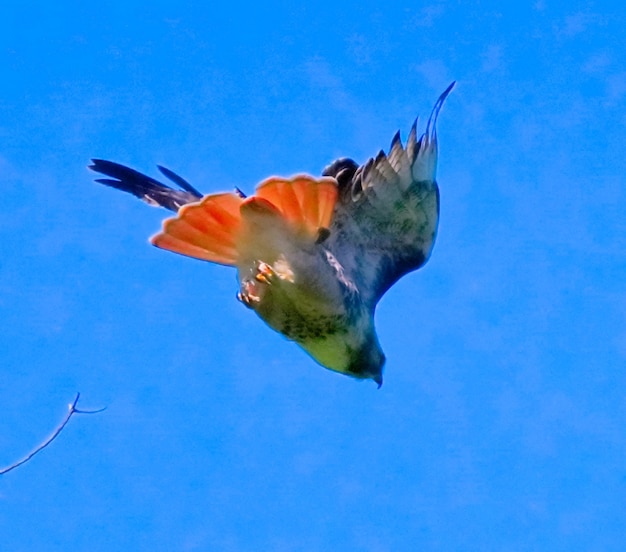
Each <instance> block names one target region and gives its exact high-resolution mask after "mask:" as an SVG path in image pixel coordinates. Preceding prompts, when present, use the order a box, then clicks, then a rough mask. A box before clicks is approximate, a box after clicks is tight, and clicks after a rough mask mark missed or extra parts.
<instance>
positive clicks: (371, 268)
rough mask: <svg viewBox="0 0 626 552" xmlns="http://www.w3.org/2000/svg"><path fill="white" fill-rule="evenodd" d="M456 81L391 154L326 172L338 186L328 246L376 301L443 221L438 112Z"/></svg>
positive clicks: (423, 255)
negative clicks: (423, 122) (420, 130)
mask: <svg viewBox="0 0 626 552" xmlns="http://www.w3.org/2000/svg"><path fill="white" fill-rule="evenodd" d="M454 84H455V83H454V82H453V83H452V84H451V85H450V86H449V87H448V88H447V89H446V90H445V91H444V92H443V93H442V94H441V96H439V99H438V100H437V102H436V103H435V106H434V107H433V110H432V112H431V114H430V118H429V119H428V123H427V125H426V130H425V131H424V133H423V134H422V135H421V137H420V138H419V139H417V120H416V121H415V123H414V124H413V127H412V128H411V132H410V134H409V137H408V140H407V143H406V146H403V145H402V142H401V140H400V134H399V133H397V134H396V135H395V136H394V138H393V140H392V142H391V147H390V149H389V152H388V153H386V154H385V153H384V152H383V151H381V152H380V153H379V154H378V155H377V156H376V158H374V159H370V160H369V161H367V163H365V164H364V165H362V166H361V167H358V168H357V166H356V164H355V163H354V162H353V161H351V160H349V159H340V160H338V161H336V162H335V163H333V164H332V165H330V166H329V167H328V168H327V169H326V170H325V171H324V174H326V175H329V176H334V177H335V178H336V179H337V182H338V185H339V201H338V202H337V205H336V207H335V213H334V218H333V223H332V225H331V228H330V234H329V236H328V238H327V240H326V241H325V242H324V245H325V246H326V247H327V248H328V249H329V250H330V251H331V252H332V253H333V255H334V256H335V257H336V258H337V260H338V261H339V262H340V263H341V265H342V266H343V269H344V271H345V273H346V275H347V276H348V277H349V278H350V279H351V280H352V281H354V283H355V284H356V285H357V287H358V288H359V290H360V292H361V295H362V298H363V300H364V301H365V302H366V304H368V305H369V306H370V307H371V308H374V306H375V305H376V303H377V302H378V300H379V299H380V297H381V296H382V295H383V294H384V293H385V291H387V290H388V289H389V288H390V287H391V286H392V285H393V284H394V283H395V282H396V281H397V280H398V279H399V278H400V277H402V276H403V275H404V274H406V273H408V272H411V271H412V270H416V269H418V268H419V267H421V266H422V265H423V264H424V263H425V262H426V261H427V260H428V258H429V256H430V253H431V251H432V248H433V245H434V242H435V236H436V233H437V224H438V221H439V189H438V187H437V183H436V180H435V173H436V169H437V131H436V124H437V115H438V114H439V111H440V109H441V106H442V105H443V103H444V101H445V99H446V97H447V96H448V94H449V93H450V91H451V90H452V88H453V87H454Z"/></svg>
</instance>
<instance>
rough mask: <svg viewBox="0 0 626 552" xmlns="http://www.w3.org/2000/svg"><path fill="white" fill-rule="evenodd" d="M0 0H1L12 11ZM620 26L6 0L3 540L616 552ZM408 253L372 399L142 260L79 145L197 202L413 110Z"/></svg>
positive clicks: (506, 17) (538, 18)
mask: <svg viewBox="0 0 626 552" xmlns="http://www.w3.org/2000/svg"><path fill="white" fill-rule="evenodd" d="M14 4H15V3H14ZM625 25H626V9H624V8H623V7H618V6H617V3H613V2H611V3H608V2H607V3H603V2H568V3H566V2H550V1H549V0H545V1H544V0H538V1H537V2H535V3H527V4H526V3H516V4H511V5H510V6H507V5H504V4H502V3H501V2H489V1H488V2H472V1H470V2H463V3H457V2H432V3H415V2H411V3H409V2H388V3H382V4H381V3H380V2H376V3H374V2H367V1H366V2H358V3H357V2H344V3H339V2H337V3H325V2H305V3H299V4H294V3H287V2H285V3H271V2H268V3H263V4H262V5H261V4H260V3H259V4H252V3H250V4H240V5H237V6H234V7H226V6H225V5H220V6H217V7H215V6H212V7H210V6H209V3H202V2H192V3H187V4H186V5H184V6H182V5H181V4H180V3H177V2H156V3H154V4H152V5H151V6H150V7H147V4H140V3H136V2H132V1H130V2H104V3H101V4H98V5H97V6H96V5H94V4H89V3H79V2H67V1H63V0H61V1H60V2H57V3H55V4H51V3H48V2H45V3H44V2H30V3H22V4H20V5H19V6H17V5H13V6H10V7H5V8H4V10H3V17H2V20H1V21H0V31H1V32H0V69H1V70H2V75H3V80H2V82H3V87H2V88H3V90H2V93H0V180H1V181H2V202H3V215H2V217H1V219H0V220H1V223H0V316H1V318H0V320H1V321H2V322H1V327H2V331H1V332H0V366H1V367H2V386H0V464H2V465H6V464H9V463H11V462H13V461H15V460H17V459H18V458H20V457H21V456H22V455H23V454H24V453H26V452H27V451H28V450H30V449H31V448H32V447H34V446H35V445H36V444H37V443H39V442H40V441H41V440H42V439H43V438H44V437H45V435H46V433H47V432H49V431H51V430H52V429H53V427H54V426H55V424H57V423H58V422H59V421H60V420H61V419H62V417H63V415H64V413H65V410H64V409H65V408H66V405H67V404H68V403H69V402H71V400H72V399H73V397H74V394H75V392H77V391H80V392H81V393H82V397H81V402H80V403H79V406H80V407H83V408H92V407H93V408H97V407H101V406H107V407H108V409H107V410H106V411H105V412H104V413H102V414H99V415H96V416H90V417H87V416H77V417H76V418H74V419H72V420H71V423H70V424H69V425H68V427H67V428H66V429H65V431H64V432H63V433H62V434H61V436H60V437H59V439H58V440H57V441H55V442H54V444H53V445H52V446H51V447H50V448H48V449H46V451H44V452H43V453H42V454H41V455H39V456H38V457H36V458H35V459H33V460H32V461H31V462H30V463H29V464H27V465H25V466H23V467H22V468H20V469H19V470H16V471H14V472H11V473H10V474H7V475H6V476H4V477H2V478H0V534H1V535H2V547H3V549H6V550H12V551H21V550H68V549H70V550H77V551H78V550H90V551H99V550H102V551H105V550H151V551H153V550H185V551H187V550H189V551H194V550H225V551H248V550H277V551H291V550H307V551H308V550H312V551H314V550H359V551H361V550H362V551H368V552H384V551H398V550H400V551H401V550H469V549H472V550H567V551H571V550H622V549H623V546H624V543H626V506H625V502H624V497H625V496H626V429H625V428H626V401H625V399H626V374H625V367H626V315H625V312H626V308H625V307H626V292H625V290H624V281H625V280H626V255H625V254H624V250H625V248H626V222H625V221H626V217H625V216H624V210H625V207H626V192H625V191H624V190H625V186H624V174H625V169H626V161H625V159H626V155H625V151H624V135H625V130H626V72H625V71H624V67H625V66H626V65H625V62H626V60H625V57H626V50H624V47H623V29H624V28H625ZM452 80H457V81H458V85H457V88H456V89H455V91H454V92H453V94H452V95H451V96H450V97H449V99H448V102H447V103H446V105H445V107H444V109H443V111H442V113H441V117H440V122H439V139H440V150H441V151H440V164H439V172H438V180H439V184H440V189H441V194H442V214H441V222H440V232H439V237H438V242H437V245H436V247H435V250H434V253H433V256H432V259H431V260H430V262H429V263H428V264H427V265H426V267H425V268H424V269H422V270H420V271H419V272H416V273H413V274H410V275H408V276H406V277H405V278H404V279H403V280H402V281H401V282H400V283H398V284H397V285H396V286H395V287H394V288H393V289H392V290H391V291H390V292H389V293H388V294H387V295H386V296H385V297H384V299H383V301H382V302H381V303H380V305H379V308H378V310H377V315H376V317H377V326H378V331H379V335H380V340H381V343H382V346H383V348H384V350H385V353H386V355H387V359H388V361H387V365H386V375H385V385H384V386H383V388H382V389H381V390H377V389H376V386H375V384H372V383H371V382H369V383H362V382H357V381H354V380H351V379H349V378H346V377H343V376H340V375H337V374H334V373H331V372H329V371H326V370H324V369H322V368H320V367H319V366H317V365H316V364H315V363H314V362H313V361H311V360H310V359H309V358H308V357H307V356H306V355H305V354H304V353H302V352H301V351H300V350H299V349H298V348H297V347H295V346H294V345H293V344H290V343H288V342H286V341H285V340H284V339H282V338H281V337H280V336H279V335H277V334H275V333H273V332H271V331H270V330H269V329H268V328H266V327H265V326H264V325H263V323H262V322H261V321H260V320H259V319H257V318H256V317H255V316H253V315H252V314H251V313H250V312H249V311H247V310H246V309H245V308H243V307H242V306H241V305H240V304H239V303H237V301H236V300H235V293H236V291H237V284H236V280H235V274H234V272H233V271H230V270H228V269H225V268H224V267H219V266H211V265H209V264H205V263H201V262H197V261H193V260H190V259H185V258H182V257H179V256H176V255H172V254H169V253H167V252H164V251H160V250H157V249H156V248H153V247H151V246H150V245H149V244H148V243H147V238H148V236H150V235H151V234H152V233H154V232H155V231H156V230H157V229H158V228H159V226H160V221H161V220H162V218H163V217H164V216H165V215H166V213H165V212H164V211H163V212H160V211H158V210H156V209H151V208H149V207H147V206H146V205H144V204H142V203H141V202H139V201H137V200H135V199H134V198H132V197H130V196H126V195H123V194H121V193H117V192H115V191H113V190H109V189H106V188H104V187H101V186H98V185H95V184H93V182H92V178H93V175H91V174H89V172H88V171H87V170H86V168H85V167H86V165H87V163H88V161H89V159H90V158H91V157H102V158H106V159H112V160H115V161H119V162H122V163H126V164H129V165H131V166H133V167H135V168H137V169H139V170H142V171H144V172H148V173H149V174H152V175H156V174H157V173H156V172H155V165H156V163H160V164H163V165H166V166H168V167H170V168H172V169H173V170H175V171H177V172H179V173H180V174H181V175H183V176H184V177H185V178H187V179H188V180H189V181H190V182H192V183H193V184H194V185H195V186H196V187H198V188H199V189H201V190H203V191H205V192H210V191H220V190H229V189H232V187H233V186H239V187H240V188H241V189H243V190H244V191H247V192H250V191H252V190H253V189H254V186H255V185H256V184H257V183H258V182H259V181H260V180H262V179H264V178H265V177H267V176H269V175H271V174H281V175H290V174H293V173H296V172H309V173H312V174H319V172H320V171H321V170H322V168H323V167H324V166H325V165H326V164H327V163H329V162H330V161H332V160H333V159H334V158H336V157H339V156H351V157H353V158H354V159H355V160H357V161H358V162H363V161H365V160H366V159H367V158H368V157H369V156H372V155H375V154H376V153H377V151H378V150H379V149H380V148H387V147H388V145H389V143H390V141H391V138H392V136H393V134H394V133H395V132H396V130H398V129H400V130H401V131H402V133H403V134H402V135H403V137H406V135H407V134H408V131H409V128H410V125H411V123H412V122H413V119H414V117H415V116H416V115H418V114H420V115H422V116H424V115H427V114H428V112H429V110H430V108H431V106H432V104H433V103H434V101H435V100H436V98H437V96H438V95H439V93H440V92H441V91H442V90H443V89H444V88H445V87H446V86H447V85H448V84H449V82H451V81H452Z"/></svg>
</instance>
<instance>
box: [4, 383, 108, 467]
mask: <svg viewBox="0 0 626 552" xmlns="http://www.w3.org/2000/svg"><path fill="white" fill-rule="evenodd" d="M79 398H80V393H76V398H75V399H74V402H73V403H72V404H70V405H69V410H68V412H67V415H66V416H65V418H64V419H63V421H62V422H61V425H59V427H57V428H56V429H55V430H54V431H53V432H52V435H50V437H48V438H47V439H46V440H45V441H44V442H43V443H41V445H39V446H38V447H37V448H36V449H35V450H33V451H32V452H30V453H29V454H28V455H27V456H26V457H25V458H23V459H22V460H20V461H19V462H16V463H15V464H11V465H10V466H8V467H6V468H4V469H2V470H0V475H4V474H5V473H8V472H10V471H11V470H14V469H15V468H17V467H19V466H21V465H22V464H26V462H28V461H29V460H30V459H31V458H32V457H33V456H35V454H37V453H38V452H41V451H42V450H43V449H45V448H46V447H47V446H48V445H49V444H50V443H52V441H54V440H55V439H56V438H57V437H58V436H59V433H61V431H63V428H64V427H65V426H66V425H67V423H68V422H69V421H70V418H71V417H72V416H73V415H74V414H97V413H98V412H102V411H103V410H106V407H104V408H100V409H99V410H79V409H78V408H76V405H77V404H78V399H79Z"/></svg>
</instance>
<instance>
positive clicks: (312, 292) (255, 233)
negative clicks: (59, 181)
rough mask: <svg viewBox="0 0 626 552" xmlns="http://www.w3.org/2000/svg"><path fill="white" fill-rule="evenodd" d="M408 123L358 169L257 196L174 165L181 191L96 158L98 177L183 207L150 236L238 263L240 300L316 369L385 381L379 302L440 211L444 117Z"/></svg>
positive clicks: (422, 247) (425, 240)
mask: <svg viewBox="0 0 626 552" xmlns="http://www.w3.org/2000/svg"><path fill="white" fill-rule="evenodd" d="M453 85H454V83H453V84H452V85H450V86H449V87H448V89H447V90H446V91H445V92H444V93H443V94H442V95H441V96H440V97H439V99H438V101H437V103H436V104H435V107H434V108H433V112H432V114H431V117H430V119H429V121H428V125H427V127H426V131H425V132H424V134H422V136H421V137H420V139H419V140H418V139H417V134H416V124H414V125H413V127H412V129H411V133H410V134H409V138H408V140H407V144H406V146H405V147H403V146H402V143H401V141H400V137H399V134H396V136H395V137H394V139H393V141H392V143H391V148H390V151H389V153H387V154H385V153H383V152H382V151H381V152H380V153H379V154H378V156H377V157H376V158H375V159H370V160H369V161H368V162H367V163H366V164H365V165H363V166H361V167H358V166H357V164H356V163H354V161H352V160H350V159H345V158H343V159H339V160H337V161H335V162H334V163H332V164H331V165H329V166H328V167H327V168H326V169H325V170H324V173H323V174H324V176H323V177H322V178H313V177H310V176H306V175H298V176H295V177H293V178H291V179H283V178H277V177H272V178H270V179H267V180H266V181H264V182H262V183H261V184H260V185H259V186H258V187H257V189H256V193H255V195H254V196H251V197H249V198H246V197H245V196H243V194H242V193H241V192H240V191H239V190H237V191H236V192H233V193H222V194H213V195H208V196H205V197H204V198H203V197H202V196H201V194H200V193H199V192H198V191H197V190H196V189H195V188H193V187H192V186H191V185H190V184H188V183H187V182H186V181H185V180H183V179H182V178H181V177H179V176H177V175H176V174H174V173H172V172H171V171H169V170H168V169H164V168H162V167H159V168H160V169H161V171H162V172H163V173H164V174H165V175H166V176H167V177H168V178H169V179H170V180H172V181H173V182H174V183H176V184H177V185H178V186H179V187H180V188H181V189H180V190H176V189H173V188H171V187H169V186H166V185H164V184H162V183H160V182H158V181H156V180H154V179H152V178H150V177H147V176H145V175H143V174H141V173H138V172H136V171H134V170H132V169H129V168H127V167H124V166H123V165H118V164H117V163H112V162H110V161H103V160H97V159H96V160H94V161H93V165H91V167H90V168H92V169H93V170H95V171H97V172H100V173H102V174H105V175H106V176H108V177H110V178H107V179H100V180H98V181H99V182H101V183H103V184H106V185H109V186H112V187H115V188H118V189H121V190H123V191H126V192H129V193H132V194H134V195H136V196H138V197H140V198H142V199H144V200H145V201H147V202H148V203H150V204H153V205H159V206H163V207H166V208H168V209H170V210H173V211H176V212H177V213H178V214H177V217H175V218H172V219H168V220H166V221H165V222H164V225H163V230H162V232H160V233H159V234H157V235H156V236H154V237H153V238H152V243H153V244H155V245H156V246H158V247H162V248H164V249H169V250H171V251H174V252H177V253H181V254H183V255H188V256H191V257H196V258H199V259H202V260H207V261H211V262H217V263H220V264H225V265H230V266H234V267H236V269H237V273H238V280H239V287H240V289H239V294H238V297H239V299H240V300H241V302H242V303H243V304H245V305H246V306H248V307H249V308H251V309H252V310H254V311H255V312H256V313H257V314H258V315H259V316H260V317H261V318H262V319H263V320H264V321H265V322H266V323H267V324H268V325H269V326H270V327H271V328H273V329H274V330H276V331H278V332H279V333H281V334H283V335H284V336H285V337H287V338H288V339H290V340H293V341H295V342H296V343H298V345H300V346H301V347H302V348H303V349H304V350H305V351H307V352H308V353H309V354H310V355H311V356H312V357H313V358H314V359H315V360H316V361H317V362H319V363H320V364H321V365H323V366H325V367H326V368H329V369H331V370H335V371H337V372H342V373H345V374H347V375H350V376H353V377H356V378H360V379H366V378H371V379H373V380H374V381H376V382H377V383H378V384H379V385H381V384H382V368H383V365H384V362H385V356H384V354H383V352H382V350H381V347H380V344H379V343H378V338H377V335H376V331H375V328H374V310H375V308H376V304H377V302H378V300H379V299H380V297H381V296H382V295H383V294H384V293H385V291H386V290H387V289H388V288H389V287H390V286H391V285H393V283H394V282H395V281H397V280H398V279H399V278H400V277H401V276H403V275H404V274H406V273H407V272H410V271H412V270H415V269H417V268H419V267H420V266H422V265H423V264H424V263H425V262H426V261H427V259H428V257H429V256H430V253H431V251H432V247H433V245H434V241H435V236H436V232H437V224H438V218H439V191H438V187H437V184H436V181H435V172H436V164H437V137H436V129H435V125H436V119H437V114H438V112H439V110H440V108H441V106H442V104H443V102H444V100H445V98H446V96H447V95H448V93H449V92H450V90H451V89H452V87H453Z"/></svg>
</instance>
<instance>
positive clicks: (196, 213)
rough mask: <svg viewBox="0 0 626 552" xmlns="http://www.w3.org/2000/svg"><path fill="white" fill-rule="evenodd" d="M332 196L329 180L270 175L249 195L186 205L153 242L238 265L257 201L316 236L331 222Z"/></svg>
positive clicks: (208, 198)
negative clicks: (240, 250) (247, 218)
mask: <svg viewBox="0 0 626 552" xmlns="http://www.w3.org/2000/svg"><path fill="white" fill-rule="evenodd" d="M336 200H337V182H336V181H335V179H333V178H329V177H323V178H320V179H315V178H313V177H311V176H306V175H299V176H296V177H294V178H291V179H285V178H278V177H272V178H269V179H267V180H265V181H263V182H262V183H261V184H259V186H258V187H257V189H256V194H255V195H254V196H252V197H250V198H247V199H244V198H242V197H241V196H240V195H238V194H235V193H223V194H213V195H208V196H205V197H204V198H203V199H202V200H201V201H200V202H198V203H190V204H188V205H184V206H183V207H181V209H180V210H179V212H178V216H176V217H175V218H170V219H167V220H166V221H164V223H163V230H162V231H161V232H159V233H158V234H156V235H155V236H153V238H152V240H151V241H152V243H153V244H154V245H156V246H157V247H161V248H163V249H168V250H170V251H173V252H175V253H180V254H181V255H187V256H189V257H195V258H197V259H202V260H205V261H211V262H214V263H219V264H223V265H231V266H232V265H236V264H237V260H238V258H239V248H245V246H246V243H247V242H249V241H251V240H254V238H255V236H254V235H250V236H248V235H247V232H250V229H251V228H254V225H248V224H245V222H246V217H252V216H254V214H253V213H254V208H255V206H256V205H259V206H261V205H262V204H264V203H265V202H266V203H269V204H270V205H269V206H268V207H266V209H268V208H269V209H270V210H272V209H273V210H275V211H276V215H278V216H281V217H282V218H283V219H284V220H285V221H286V222H287V223H288V226H289V227H291V228H292V229H293V230H294V232H296V233H297V234H299V235H301V236H304V237H310V238H311V239H312V240H315V239H317V237H318V235H319V231H320V229H322V228H328V227H329V226H330V223H331V220H332V214H333V210H334V207H335V202H336ZM242 207H244V208H243V209H242ZM267 220H268V221H271V220H272V219H271V217H269V218H268V219H267Z"/></svg>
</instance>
